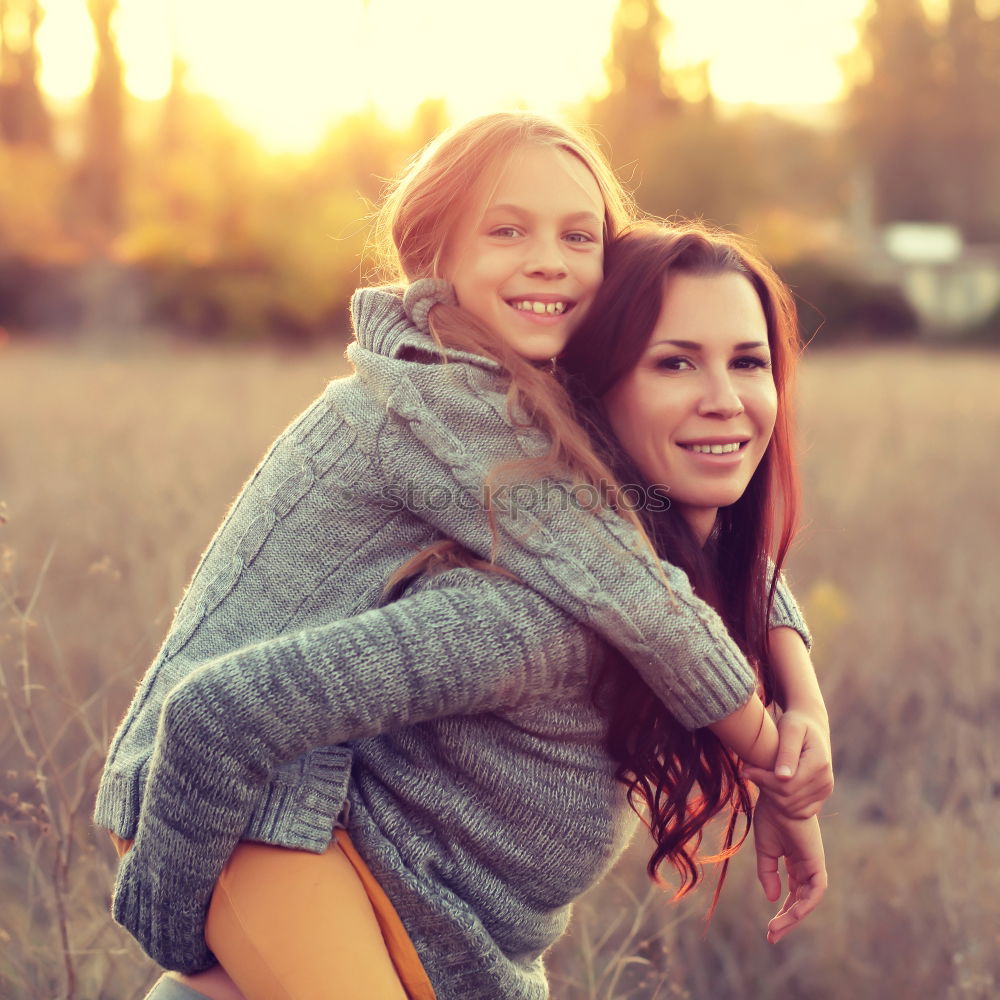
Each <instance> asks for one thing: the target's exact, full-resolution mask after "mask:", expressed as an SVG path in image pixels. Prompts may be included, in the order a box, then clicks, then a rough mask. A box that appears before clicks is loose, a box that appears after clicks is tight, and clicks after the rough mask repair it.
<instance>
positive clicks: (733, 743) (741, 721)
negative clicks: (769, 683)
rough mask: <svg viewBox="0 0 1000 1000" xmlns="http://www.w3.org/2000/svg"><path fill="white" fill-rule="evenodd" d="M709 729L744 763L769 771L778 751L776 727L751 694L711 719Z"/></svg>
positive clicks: (772, 766) (758, 700)
mask: <svg viewBox="0 0 1000 1000" xmlns="http://www.w3.org/2000/svg"><path fill="white" fill-rule="evenodd" d="M709 729H711V730H712V732H713V733H715V735H716V736H717V737H718V738H719V739H720V740H722V742H723V743H724V744H725V745H726V746H727V747H729V749H730V750H732V751H733V753H735V754H736V756H737V757H739V758H740V759H741V760H743V761H744V762H745V763H747V764H752V765H753V766H754V767H760V768H764V769H765V770H768V771H770V770H772V769H773V768H774V759H775V757H776V756H777V753H778V729H777V726H775V724H774V720H773V719H772V718H771V716H770V714H769V713H768V712H767V710H766V709H765V708H764V703H763V702H762V701H761V700H760V698H759V697H758V696H757V695H756V694H754V695H751V697H750V700H749V701H747V703H746V704H745V705H743V707H742V708H738V709H737V710H736V711H735V712H732V713H731V714H730V715H727V716H726V717H725V718H724V719H719V721H718V722H713V723H712V724H711V725H710V726H709Z"/></svg>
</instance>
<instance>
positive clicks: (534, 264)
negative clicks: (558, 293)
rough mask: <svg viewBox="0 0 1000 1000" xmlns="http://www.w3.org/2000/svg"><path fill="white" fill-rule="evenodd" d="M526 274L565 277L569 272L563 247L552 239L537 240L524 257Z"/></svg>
mask: <svg viewBox="0 0 1000 1000" xmlns="http://www.w3.org/2000/svg"><path fill="white" fill-rule="evenodd" d="M524 270H525V273H526V274H530V275H535V276H536V277H542V278H548V279H552V278H564V277H566V274H567V268H566V260H565V258H564V256H563V248H562V246H561V245H559V244H558V243H555V242H553V241H551V240H535V241H533V242H532V244H531V246H530V247H529V250H528V253H527V254H526V255H525V258H524Z"/></svg>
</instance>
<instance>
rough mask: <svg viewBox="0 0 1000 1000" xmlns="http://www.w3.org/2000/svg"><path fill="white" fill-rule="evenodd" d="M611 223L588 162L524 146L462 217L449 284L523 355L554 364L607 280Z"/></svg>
mask: <svg viewBox="0 0 1000 1000" xmlns="http://www.w3.org/2000/svg"><path fill="white" fill-rule="evenodd" d="M484 186H485V182H484ZM604 215H605V208H604V201H603V198H602V197H601V190H600V188H599V187H598V185H597V181H596V180H594V177H593V175H592V174H591V173H590V171H589V170H588V169H587V167H586V166H585V165H584V164H583V162H582V161H581V160H579V159H578V158H577V157H576V156H574V155H573V154H572V153H569V152H567V151H566V150H564V149H560V148H559V147H557V146H552V145H540V144H533V145H526V146H522V147H521V148H520V149H517V150H515V152H514V153H513V154H512V156H511V158H510V160H509V162H508V163H507V165H506V166H505V168H504V169H503V171H502V172H501V173H500V175H499V177H498V179H497V182H496V184H495V185H493V186H492V188H488V190H487V192H486V194H485V195H484V196H483V197H481V198H473V199H472V204H470V205H469V206H468V208H466V210H465V211H464V212H463V213H462V215H461V217H460V219H459V223H458V225H457V226H456V230H455V233H454V235H453V236H452V238H451V239H449V241H448V245H447V249H446V253H445V256H444V260H443V268H442V269H443V272H444V276H445V277H446V278H447V279H448V280H449V281H450V282H451V283H452V285H453V286H454V289H455V295H456V297H457V298H458V303H459V305H460V306H461V307H462V308H463V309H465V310H466V311H467V312H469V313H471V314H472V315H473V316H475V317H476V318H477V319H478V320H480V322H482V323H484V324H485V325H486V326H487V328H489V329H490V330H492V331H493V332H494V333H495V334H496V335H497V336H498V337H500V338H501V339H502V340H503V341H505V342H506V343H507V345H508V346H509V347H511V348H513V349H514V350H515V351H516V352H517V353H518V354H520V355H521V356H522V357H524V358H527V359H528V360H530V361H542V360H545V359H548V358H554V357H556V356H557V355H558V354H559V353H560V352H561V351H562V349H563V348H564V347H565V346H566V343H567V341H568V340H569V338H570V336H572V333H573V331H574V330H575V328H576V326H577V324H578V323H579V322H580V320H581V319H582V318H583V315H584V313H585V312H586V311H587V309H588V307H589V306H590V303H591V301H592V300H593V297H594V293H595V292H596V291H597V288H598V286H599V285H600V283H601V280H602V278H603V266H604V239H603V229H604Z"/></svg>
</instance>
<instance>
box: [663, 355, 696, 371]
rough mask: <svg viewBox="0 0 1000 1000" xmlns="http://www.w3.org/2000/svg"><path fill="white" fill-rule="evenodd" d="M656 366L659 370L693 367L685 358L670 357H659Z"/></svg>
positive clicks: (677, 369)
mask: <svg viewBox="0 0 1000 1000" xmlns="http://www.w3.org/2000/svg"><path fill="white" fill-rule="evenodd" d="M656 367H657V368H658V369H659V370H660V371H666V372H680V371H686V370H687V369H688V368H693V367H694V365H692V364H691V362H690V361H689V360H688V359H687V358H682V357H671V358H660V359H659V360H658V361H657V362H656Z"/></svg>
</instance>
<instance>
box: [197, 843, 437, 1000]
mask: <svg viewBox="0 0 1000 1000" xmlns="http://www.w3.org/2000/svg"><path fill="white" fill-rule="evenodd" d="M337 835H338V836H337V839H336V840H334V842H333V843H332V844H331V845H330V848H329V849H328V850H327V851H326V853H324V854H311V853H308V852H306V851H293V850H288V849H287V848H283V847H271V846H268V845H265V844H254V843H241V844H240V845H239V846H238V847H237V848H236V850H235V851H234V852H233V855H232V857H231V858H230V859H229V862H228V863H227V865H226V868H225V870H224V871H223V873H222V875H221V877H220V878H219V881H218V883H217V884H216V887H215V892H214V894H213V896H212V903H211V906H210V908H209V913H208V922H207V924H206V927H205V939H206V940H207V942H208V945H209V947H210V948H211V949H212V951H213V953H214V954H215V956H216V958H218V959H219V962H220V963H221V964H222V966H223V967H224V968H225V969H226V971H227V972H228V973H229V974H230V975H231V976H232V978H233V981H234V982H235V983H236V985H237V986H238V988H239V989H240V991H241V992H242V993H243V995H244V996H245V997H246V1000H330V998H336V1000H373V998H375V997H377V998H379V1000H424V998H427V1000H433V996H434V994H433V990H432V989H431V988H430V983H429V982H428V981H427V978H426V974H425V973H424V972H423V970H422V969H421V968H420V966H419V959H417V958H416V953H415V952H414V951H413V946H412V944H410V942H409V939H408V938H407V937H406V933H405V931H404V930H402V925H401V924H399V918H398V917H396V916H395V914H394V913H391V906H390V907H389V910H390V913H389V922H390V923H391V922H392V918H393V917H394V918H395V923H396V924H398V930H399V933H398V934H396V935H395V936H393V937H387V936H386V934H385V933H384V928H383V926H382V924H384V923H385V913H384V909H385V908H384V907H381V903H380V907H381V910H382V911H383V912H380V913H379V914H377V913H376V911H375V909H374V908H373V905H372V900H371V899H370V898H369V894H368V892H367V891H366V888H365V885H364V884H363V882H362V880H361V877H360V876H359V872H358V870H357V868H356V867H355V865H356V864H360V865H361V866H362V868H363V866H364V863H363V862H361V861H360V859H358V858H356V854H355V859H351V858H349V856H348V854H346V853H345V851H344V849H343V848H342V846H341V844H346V846H347V847H348V849H349V850H351V851H353V848H351V847H350V842H349V841H348V840H347V838H346V834H345V833H344V832H343V831H341V830H338V831H337ZM365 872H366V873H367V869H365ZM368 878H369V879H370V878H371V875H370V873H368ZM380 920H381V921H382V923H380ZM400 935H401V937H400ZM406 946H408V948H409V953H410V954H409V955H407V953H406V951H405V948H406ZM390 949H392V950H393V953H394V954H395V955H396V956H397V960H399V958H398V956H399V954H400V952H401V950H402V954H403V956H404V958H403V961H404V969H405V971H404V970H400V971H397V967H396V965H395V964H394V962H393V958H392V957H391V956H390ZM410 958H412V959H413V961H409V959H410ZM414 962H415V965H416V970H415V971H416V974H417V981H416V986H415V988H414V987H413V985H412V983H413V973H414V968H413V965H414ZM401 971H403V974H404V975H406V976H407V982H408V984H411V988H410V990H409V991H408V990H407V989H406V988H405V987H404V986H403V983H402V981H401V979H400V974H401Z"/></svg>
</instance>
